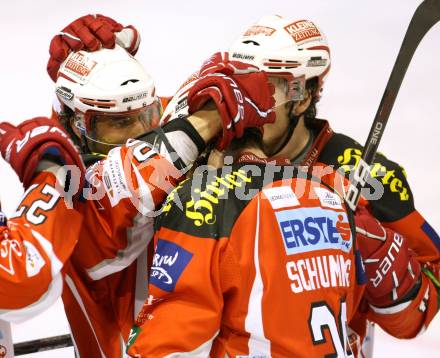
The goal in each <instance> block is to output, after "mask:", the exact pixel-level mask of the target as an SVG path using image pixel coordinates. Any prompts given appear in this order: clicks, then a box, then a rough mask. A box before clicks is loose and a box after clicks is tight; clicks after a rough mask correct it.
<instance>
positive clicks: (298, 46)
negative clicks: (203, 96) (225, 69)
mask: <svg viewBox="0 0 440 358" xmlns="http://www.w3.org/2000/svg"><path fill="white" fill-rule="evenodd" d="M229 54H230V59H231V60H236V61H241V62H246V63H249V64H252V65H254V66H257V67H258V68H259V69H260V70H262V71H266V72H268V75H269V76H283V75H293V79H294V80H295V82H294V84H293V86H290V87H291V88H290V89H291V93H290V95H291V98H292V100H298V99H302V98H303V94H304V89H305V81H307V80H309V79H312V78H317V80H318V87H317V91H316V92H315V93H314V96H316V97H317V98H318V99H319V94H320V92H321V89H322V85H323V82H324V78H325V76H326V75H327V73H328V71H329V69H330V49H329V47H328V43H327V40H326V38H325V36H324V34H323V33H322V31H321V30H320V29H319V28H318V27H317V26H316V25H315V24H314V23H313V22H312V21H309V20H297V21H289V20H286V19H284V18H283V17H281V16H278V15H273V16H266V17H263V18H262V19H260V20H259V21H258V22H257V23H255V24H254V25H253V26H251V27H250V28H249V29H248V30H247V31H246V32H245V33H244V34H243V35H242V36H241V37H240V38H239V39H238V40H237V41H235V42H234V44H233V45H232V46H231V47H230V49H229Z"/></svg>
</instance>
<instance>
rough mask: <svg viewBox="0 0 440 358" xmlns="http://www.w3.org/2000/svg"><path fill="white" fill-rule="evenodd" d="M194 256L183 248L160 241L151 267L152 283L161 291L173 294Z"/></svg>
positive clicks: (169, 242)
mask: <svg viewBox="0 0 440 358" xmlns="http://www.w3.org/2000/svg"><path fill="white" fill-rule="evenodd" d="M192 256H193V254H192V253H191V252H189V251H187V250H185V249H184V248H183V247H181V246H179V245H177V244H175V243H173V242H171V241H167V240H163V239H159V240H158V241H157V247H156V252H155V254H154V257H153V264H152V266H151V274H150V283H151V284H153V285H155V286H156V287H159V288H160V289H161V290H164V291H167V292H173V291H174V288H175V287H176V284H177V281H178V280H179V278H180V276H181V275H182V272H183V271H184V270H185V268H186V266H187V265H188V264H189V262H190V261H191V259H192Z"/></svg>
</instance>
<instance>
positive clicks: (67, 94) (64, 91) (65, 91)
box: [55, 87, 73, 101]
mask: <svg viewBox="0 0 440 358" xmlns="http://www.w3.org/2000/svg"><path fill="white" fill-rule="evenodd" d="M55 93H56V94H57V95H58V96H60V97H62V98H64V99H65V100H66V101H71V100H72V99H73V93H72V92H71V91H70V89H69V88H66V87H57V88H56V90H55Z"/></svg>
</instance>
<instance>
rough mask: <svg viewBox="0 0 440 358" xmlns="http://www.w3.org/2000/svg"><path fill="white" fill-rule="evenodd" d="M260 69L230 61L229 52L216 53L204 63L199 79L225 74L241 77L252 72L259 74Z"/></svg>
mask: <svg viewBox="0 0 440 358" xmlns="http://www.w3.org/2000/svg"><path fill="white" fill-rule="evenodd" d="M257 71H258V67H256V66H252V65H250V64H247V63H243V62H240V61H234V60H232V61H231V60H230V59H229V53H228V52H216V53H215V54H213V55H212V56H211V57H210V58H208V59H207V60H205V62H203V64H202V67H201V68H200V70H199V74H198V76H199V77H202V76H206V75H208V74H210V73H223V74H225V75H228V76H230V75H241V74H245V73H250V72H257Z"/></svg>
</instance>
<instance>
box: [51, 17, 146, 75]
mask: <svg viewBox="0 0 440 358" xmlns="http://www.w3.org/2000/svg"><path fill="white" fill-rule="evenodd" d="M139 42H140V36H139V32H138V31H137V30H136V28H134V27H133V26H131V25H129V26H126V27H124V26H123V25H121V24H119V23H117V22H116V21H115V20H113V19H111V18H110V17H107V16H103V15H99V14H98V15H86V16H82V17H80V18H79V19H76V20H75V21H73V22H72V23H71V24H69V25H68V26H67V27H65V28H64V29H63V30H61V31H60V32H59V33H58V35H56V36H55V37H54V38H53V39H52V41H51V42H50V47H49V53H50V58H49V62H48V63H47V72H48V74H49V76H50V78H52V80H53V81H54V82H55V81H56V79H57V73H58V70H59V68H60V65H61V64H62V63H63V61H64V60H65V59H66V58H67V56H68V55H69V53H70V51H80V50H86V51H96V50H99V49H100V48H101V47H105V48H113V47H115V43H117V44H118V45H120V46H122V47H123V48H125V49H126V50H127V51H128V52H129V53H130V54H132V55H135V54H136V52H137V49H138V47H139Z"/></svg>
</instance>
